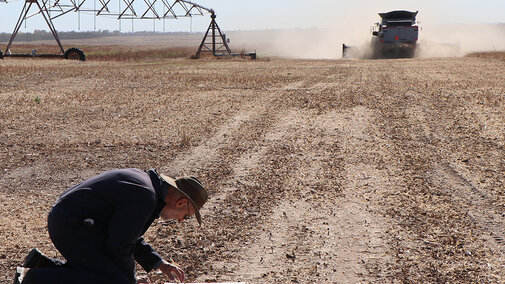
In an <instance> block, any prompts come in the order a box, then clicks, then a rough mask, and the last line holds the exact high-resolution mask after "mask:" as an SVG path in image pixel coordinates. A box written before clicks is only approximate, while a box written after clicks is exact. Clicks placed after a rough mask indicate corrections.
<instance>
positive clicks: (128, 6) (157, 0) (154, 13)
mask: <svg viewBox="0 0 505 284" xmlns="http://www.w3.org/2000/svg"><path fill="white" fill-rule="evenodd" d="M24 1H25V3H24V6H23V9H22V10H21V14H20V15H19V19H18V21H17V23H16V27H15V28H14V31H13V32H12V35H11V37H10V40H9V43H8V44H7V48H6V49H5V53H2V51H1V50H0V59H1V58H3V57H63V58H65V59H76V60H81V61H84V60H86V56H85V55H84V52H83V51H82V50H80V49H79V48H76V47H71V48H69V49H67V50H65V49H63V45H62V44H61V41H60V38H59V37H58V33H57V32H56V28H55V26H54V23H53V20H54V19H56V18H58V17H61V16H63V15H65V14H67V13H70V12H77V13H81V12H83V13H92V14H93V16H94V17H96V16H109V17H111V16H112V17H115V18H117V19H118V20H137V19H153V20H165V19H172V20H173V19H178V18H184V17H193V16H203V15H205V14H210V18H211V22H210V25H209V27H208V29H207V31H206V33H205V35H204V37H203V40H202V42H201V44H200V46H199V47H198V51H197V52H196V55H195V57H196V58H200V56H201V54H202V53H211V54H212V55H214V56H229V57H231V56H237V55H240V56H249V57H250V58H251V59H256V53H245V54H244V53H241V54H237V53H233V52H232V51H231V49H230V47H229V45H228V43H229V40H227V39H226V35H225V34H223V33H222V32H221V29H220V28H219V26H218V24H217V22H216V13H215V12H214V10H213V9H209V8H206V7H203V6H201V5H199V4H197V3H194V2H191V1H185V0H142V1H141V0H24ZM0 2H5V3H7V1H6V0H0ZM31 8H34V11H33V12H32V13H31V14H29V12H30V9H31ZM36 15H42V17H43V18H44V20H45V22H46V24H47V26H48V27H49V30H50V31H51V33H52V35H53V37H54V39H55V40H56V42H57V43H58V46H59V48H60V54H37V53H36V51H35V50H34V51H32V53H31V54H15V53H12V52H11V46H12V43H13V42H14V39H15V38H16V35H17V33H18V31H19V29H20V28H21V26H22V24H23V22H25V21H26V20H27V19H29V18H31V17H33V16H36Z"/></svg>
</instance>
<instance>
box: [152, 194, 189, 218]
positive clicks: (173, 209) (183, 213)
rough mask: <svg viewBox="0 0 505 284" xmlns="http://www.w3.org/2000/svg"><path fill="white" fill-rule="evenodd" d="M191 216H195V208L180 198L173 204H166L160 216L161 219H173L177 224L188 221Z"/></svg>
mask: <svg viewBox="0 0 505 284" xmlns="http://www.w3.org/2000/svg"><path fill="white" fill-rule="evenodd" d="M193 215H195V208H194V206H193V204H192V203H191V202H189V201H188V200H187V199H186V198H180V199H179V200H177V201H176V202H175V203H170V202H167V205H165V207H163V209H162V210H161V214H160V216H161V218H163V219H173V220H177V221H179V222H182V221H184V220H185V219H189V218H190V217H192V216H193Z"/></svg>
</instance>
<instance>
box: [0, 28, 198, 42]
mask: <svg viewBox="0 0 505 284" xmlns="http://www.w3.org/2000/svg"><path fill="white" fill-rule="evenodd" d="M188 34H191V33H190V32H152V31H138V32H124V33H123V32H120V31H118V30H115V31H109V30H99V31H82V32H76V31H68V32H58V36H59V37H60V39H62V40H63V39H90V38H100V37H109V36H155V35H188ZM10 38H11V33H0V41H1V42H6V41H9V40H10ZM52 39H54V37H53V34H52V33H51V32H49V31H46V30H34V31H33V33H18V34H17V35H16V41H36V40H52Z"/></svg>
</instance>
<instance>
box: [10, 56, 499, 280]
mask: <svg viewBox="0 0 505 284" xmlns="http://www.w3.org/2000/svg"><path fill="white" fill-rule="evenodd" d="M503 70H505V61H502V60H494V59H486V58H469V57H465V58H443V59H404V60H402V59H399V60H374V61H366V60H352V61H347V60H335V61H309V60H280V59H271V60H258V61H247V60H201V61H197V60H189V59H174V60H165V61H160V62H147V61H146V62H84V63H83V62H73V61H62V60H23V59H12V58H7V59H4V60H0V104H1V108H0V188H1V192H0V201H1V207H0V228H1V230H0V239H1V240H2V241H1V242H2V245H1V247H0V282H2V283H9V281H11V278H12V275H13V273H14V268H15V267H16V266H17V265H20V264H21V263H22V261H23V258H24V257H25V255H26V253H27V252H28V251H29V250H30V249H31V248H33V247H37V248H39V249H41V250H42V251H43V252H45V253H46V254H48V255H50V256H55V257H59V254H58V252H57V251H56V250H55V249H54V247H53V246H52V244H51V242H50V240H49V238H48V235H47V230H46V216H47V212H48V211H49V209H50V207H51V205H52V203H53V202H54V201H55V200H56V198H57V197H58V195H59V194H60V193H61V192H62V191H63V190H65V189H66V188H67V187H69V186H71V185H73V184H75V183H77V182H79V181H81V180H83V179H85V178H88V177H91V176H93V175H95V174H99V173H101V172H103V171H105V170H108V169H113V168H123V167H137V168H144V169H145V168H157V169H159V170H160V171H162V172H165V173H167V174H170V175H174V176H178V175H183V174H193V175H196V176H198V177H199V178H200V179H201V180H202V181H203V183H204V184H205V185H206V186H207V187H208V189H209V191H210V200H209V203H208V204H207V205H206V206H205V208H204V209H203V215H204V222H205V224H204V226H203V227H202V228H199V227H198V226H197V225H196V222H193V221H192V222H189V223H184V224H177V223H174V222H166V221H159V222H156V223H155V224H154V225H153V226H152V227H151V229H150V230H149V231H148V233H147V240H148V241H149V242H150V243H151V244H152V246H153V247H155V248H157V250H158V251H159V252H160V253H161V254H162V255H164V256H165V257H166V258H167V259H171V260H173V261H175V262H177V263H179V264H180V265H181V266H182V267H183V269H184V270H185V271H186V273H187V276H188V280H189V281H194V282H206V281H245V282H248V283H316V282H317V283H358V282H365V283H367V282H379V283H456V282H457V283H476V282H477V283H503V281H505V240H504V238H505V213H504V212H505V134H504V133H505V131H504V129H505V75H504V74H505V73H504V71H503ZM138 273H139V274H140V275H142V274H145V273H144V272H142V270H141V268H139V269H138ZM149 277H150V278H151V280H152V281H153V282H155V283H163V282H166V281H168V279H166V278H164V277H163V276H162V275H160V274H157V273H154V272H151V273H149Z"/></svg>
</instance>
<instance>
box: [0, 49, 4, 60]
mask: <svg viewBox="0 0 505 284" xmlns="http://www.w3.org/2000/svg"><path fill="white" fill-rule="evenodd" d="M0 59H4V53H3V52H2V51H1V50H0Z"/></svg>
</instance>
